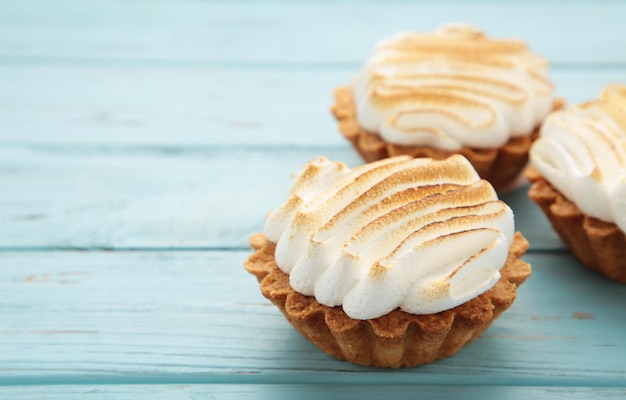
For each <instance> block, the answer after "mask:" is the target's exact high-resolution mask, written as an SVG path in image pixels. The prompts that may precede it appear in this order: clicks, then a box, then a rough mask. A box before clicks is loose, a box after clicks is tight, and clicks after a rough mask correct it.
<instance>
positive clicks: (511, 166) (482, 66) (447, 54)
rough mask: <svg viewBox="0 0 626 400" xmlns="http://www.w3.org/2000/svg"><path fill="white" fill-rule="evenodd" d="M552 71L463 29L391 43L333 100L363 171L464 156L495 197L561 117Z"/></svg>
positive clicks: (517, 48)
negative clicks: (383, 163)
mask: <svg viewBox="0 0 626 400" xmlns="http://www.w3.org/2000/svg"><path fill="white" fill-rule="evenodd" d="M547 71H548V62H547V60H546V59H545V58H543V57H540V56H538V55H536V54H534V53H532V52H530V51H529V50H528V48H527V46H526V44H525V43H524V42H522V41H519V40H511V39H494V38H488V37H486V36H485V35H484V33H483V32H481V31H480V30H479V29H477V28H475V27H473V26H469V25H461V24H456V25H445V26H443V27H441V28H440V29H439V30H438V31H436V32H435V33H432V34H428V33H417V32H409V33H402V34H397V35H396V36H393V37H391V38H389V39H386V40H383V41H381V42H379V43H378V44H377V46H376V47H375V50H374V53H373V54H372V56H371V57H370V59H369V60H368V61H367V63H366V64H365V66H364V68H363V69H362V70H361V72H360V73H359V74H358V75H357V76H356V77H355V79H353V82H352V84H351V85H350V86H344V87H339V88H337V89H336V90H335V92H334V95H335V105H334V106H333V107H332V112H333V114H334V115H335V117H336V119H337V121H338V124H339V130H340V131H341V133H342V134H343V135H344V136H345V137H346V138H347V139H348V140H349V141H350V142H351V143H352V145H353V146H354V147H355V148H356V150H357V151H358V152H359V154H360V155H361V156H362V157H363V159H364V160H365V161H367V162H372V161H375V160H380V159H382V158H386V157H390V156H396V155H401V154H406V155H410V156H412V157H416V158H417V157H430V158H435V159H444V158H446V157H449V156H450V155H452V154H462V155H463V156H465V157H466V158H467V159H468V160H469V161H470V162H471V163H472V165H473V166H474V168H475V169H476V170H477V171H478V174H479V175H480V176H481V177H482V178H483V179H486V180H488V181H489V182H491V184H492V185H493V186H494V187H495V188H496V190H498V191H501V190H503V189H506V188H507V187H510V186H511V185H512V184H513V183H514V182H515V180H516V178H517V177H518V176H519V174H520V172H521V171H522V169H523V167H524V166H525V165H526V163H527V162H528V149H529V147H530V144H531V143H532V141H533V140H534V139H535V138H536V136H537V129H538V127H539V126H540V124H541V122H542V121H543V119H544V117H545V116H546V115H547V114H548V113H549V112H550V111H552V110H553V108H555V107H556V108H559V107H560V106H561V101H560V100H557V101H555V100H554V99H553V85H552V84H551V83H550V81H549V80H548V78H547Z"/></svg>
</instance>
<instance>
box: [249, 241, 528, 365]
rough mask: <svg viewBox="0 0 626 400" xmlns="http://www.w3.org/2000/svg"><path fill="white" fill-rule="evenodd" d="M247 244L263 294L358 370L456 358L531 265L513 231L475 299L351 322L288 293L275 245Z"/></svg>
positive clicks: (513, 295) (513, 291)
mask: <svg viewBox="0 0 626 400" xmlns="http://www.w3.org/2000/svg"><path fill="white" fill-rule="evenodd" d="M250 243H251V244H252V247H253V248H254V249H255V250H256V251H255V252H254V253H253V254H252V255H251V256H250V257H249V258H248V260H246V262H245V263H244V267H245V269H246V270H247V271H248V272H250V273H251V274H253V275H254V276H256V278H257V280H258V281H259V283H260V288H261V292H262V294H263V296H265V297H266V298H267V299H269V300H270V301H271V302H272V303H273V304H275V305H276V306H277V307H278V308H279V309H280V311H281V312H282V313H283V315H284V316H285V318H286V319H287V321H289V323H291V325H293V327H294V328H295V329H296V330H297V331H298V332H300V333H301V334H302V335H303V336H304V337H305V338H307V339H308V340H310V341H311V342H312V343H314V344H315V345H316V346H317V347H319V348H320V349H321V350H322V351H324V352H325V353H327V354H329V355H331V356H333V357H335V358H337V359H340V360H345V361H349V362H351V363H354V364H358V365H363V366H375V367H387V368H401V367H414V366H416V365H420V364H425V363H430V362H432V361H435V360H438V359H441V358H444V357H448V356H451V355H453V354H455V353H456V352H458V351H459V350H460V349H461V348H462V347H463V346H465V345H466V344H467V343H469V342H471V341H472V340H474V339H476V338H477V337H479V336H480V334H481V333H482V332H484V331H485V330H486V329H487V328H488V327H489V326H490V325H491V324H492V322H493V321H494V320H495V319H496V318H497V317H498V316H499V315H500V314H501V313H502V312H504V311H505V310H506V309H507V308H509V307H510V306H511V304H513V301H514V300H515V298H516V293H517V292H516V288H517V286H519V285H521V284H522V283H523V282H524V281H525V280H526V278H528V277H529V276H530V274H531V269H530V265H529V264H527V263H525V262H524V261H522V260H520V257H521V255H523V254H524V253H525V252H526V250H527V249H528V242H527V241H526V239H525V238H524V237H523V236H522V235H521V234H520V233H519V232H518V233H516V235H515V238H514V241H513V243H512V244H511V247H510V248H509V256H508V259H507V262H506V264H505V265H504V267H503V268H502V270H501V275H502V276H501V278H500V280H499V281H498V282H497V283H496V284H495V285H494V286H493V287H492V288H491V289H490V290H488V291H487V292H485V293H483V294H481V295H480V296H478V297H475V298H474V299H472V300H470V301H468V302H466V303H464V304H461V305H460V306H458V307H455V308H453V309H451V310H446V311H442V312H440V313H436V314H429V315H413V314H409V313H406V312H404V311H400V310H394V311H392V312H391V313H389V314H387V315H384V316H382V317H379V318H375V319H370V320H355V319H352V318H350V317H348V316H347V315H346V314H345V312H344V311H343V310H342V308H341V307H327V306H325V305H322V304H320V303H318V302H317V301H316V300H315V298H314V297H312V296H304V295H301V294H300V293H297V292H296V291H295V290H293V289H292V288H291V286H290V284H289V276H288V275H287V274H285V273H284V272H282V271H281V270H280V269H279V268H278V266H277V265H276V262H275V259H274V249H275V244H274V243H271V242H270V241H268V240H267V239H266V238H265V236H264V235H263V234H255V235H252V236H251V237H250Z"/></svg>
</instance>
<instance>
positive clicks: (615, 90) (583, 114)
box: [530, 84, 626, 232]
mask: <svg viewBox="0 0 626 400" xmlns="http://www.w3.org/2000/svg"><path fill="white" fill-rule="evenodd" d="M530 160H531V163H532V165H533V166H534V167H535V168H536V169H537V170H538V171H539V172H540V173H541V174H542V175H543V176H544V177H545V178H546V180H548V182H550V183H551V184H552V185H553V186H554V187H555V188H557V189H558V190H559V191H560V192H561V193H563V195H564V196H565V197H566V198H567V199H569V200H570V201H572V202H573V203H574V204H576V205H577V206H578V208H580V209H581V210H582V211H583V212H584V213H585V214H587V215H590V216H592V217H595V218H598V219H601V220H603V221H607V222H611V223H615V224H616V225H617V226H618V227H619V228H620V229H621V230H622V231H624V232H626V86H623V85H616V84H613V85H609V86H607V87H606V88H605V89H604V90H603V91H602V93H601V95H600V98H599V99H598V100H595V101H590V102H587V103H583V104H579V105H574V106H571V107H569V108H567V109H566V110H562V111H557V112H555V113H553V114H551V115H550V116H549V117H548V118H546V121H545V123H544V125H543V126H542V128H541V136H540V138H539V139H538V140H537V141H536V142H535V143H534V144H533V147H531V150H530Z"/></svg>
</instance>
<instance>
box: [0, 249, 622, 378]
mask: <svg viewBox="0 0 626 400" xmlns="http://www.w3.org/2000/svg"><path fill="white" fill-rule="evenodd" d="M248 254H250V252H248V251H231V252H217V251H211V252H202V251H198V252H150V251H144V252H35V253H33V252H31V253H23V252H1V253H0V265H2V268H0V293H2V296H3V301H2V302H0V315H2V316H3V317H2V319H1V320H0V338H1V340H0V365H1V368H2V373H1V374H0V375H1V376H0V384H2V385H34V384H37V385H41V384H71V383H75V384H84V385H104V384H191V383H216V384H243V383H246V384H261V383H263V384H345V383H356V384H364V383H368V384H387V385H403V384H412V385H448V384H450V382H453V383H454V385H473V386H474V385H475V386H483V385H484V386H490V385H494V384H495V385H505V386H581V387H582V386H590V387H626V344H625V343H624V340H623V339H624V338H623V331H624V326H625V325H626V316H625V315H624V313H623V308H622V307H621V305H620V302H619V301H617V300H618V299H621V298H623V297H624V295H625V294H626V286H624V285H619V284H617V283H614V282H610V281H608V280H606V279H604V278H602V277H600V276H598V275H595V274H593V273H591V272H589V271H587V270H586V269H584V268H582V267H580V266H579V265H578V264H577V263H576V262H575V261H574V260H573V259H572V257H571V256H568V255H556V254H531V255H528V256H526V257H525V258H526V259H527V260H528V261H529V262H530V263H531V264H532V265H533V268H534V273H533V276H532V277H531V278H530V279H529V281H528V282H526V283H525V284H524V286H522V287H521V288H520V291H519V296H518V299H517V301H516V303H515V304H514V305H513V306H512V308H511V309H510V310H509V311H507V312H506V313H505V314H504V315H502V316H501V317H500V319H499V320H498V321H496V322H495V323H494V325H493V326H492V327H491V328H490V329H489V330H488V331H487V332H486V333H485V334H484V336H483V337H482V338H480V339H478V340H477V341H475V342H473V343H472V344H470V345H468V346H467V347H465V348H464V349H463V350H462V351H461V352H460V353H458V354H457V355H455V356H453V357H451V358H448V359H445V360H441V361H439V362H436V363H433V364H430V365H426V366H422V367H418V368H413V369H405V370H398V371H394V372H392V373H391V371H389V370H379V369H373V368H363V367H358V366H355V365H351V364H349V363H345V362H341V361H337V360H334V359H332V358H330V357H328V356H326V355H325V354H323V353H321V352H320V351H319V350H318V349H317V348H315V347H314V346H313V345H311V344H310V343H309V342H307V341H306V340H305V339H303V338H302V337H301V336H300V335H299V334H298V333H296V331H295V330H294V329H293V328H292V327H291V326H289V324H288V323H287V322H286V321H285V320H284V318H283V317H282V315H281V314H280V313H279V312H278V310H277V309H275V308H274V307H273V306H271V305H270V304H269V302H268V301H267V300H265V299H264V298H263V297H262V296H261V294H260V292H259V289H258V285H257V283H256V280H255V279H254V277H252V276H251V275H248V274H247V273H246V272H245V271H244V270H243V267H242V262H243V260H244V259H245V258H246V257H247V256H248ZM581 360H584V362H582V361H581Z"/></svg>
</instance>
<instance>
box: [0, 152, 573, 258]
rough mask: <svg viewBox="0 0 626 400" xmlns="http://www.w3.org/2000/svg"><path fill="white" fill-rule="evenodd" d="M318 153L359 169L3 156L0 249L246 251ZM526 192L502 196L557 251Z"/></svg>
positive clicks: (253, 158) (263, 159) (180, 156)
mask: <svg viewBox="0 0 626 400" xmlns="http://www.w3.org/2000/svg"><path fill="white" fill-rule="evenodd" d="M320 154H324V155H325V156H326V157H328V158H330V159H333V160H341V161H344V162H346V163H347V164H348V165H350V166H354V165H358V164H359V163H360V162H361V161H360V160H359V158H358V156H357V155H356V153H355V152H354V151H352V150H351V149H350V148H347V146H346V147H345V148H344V147H340V148H330V147H328V148H326V147H320V148H298V149H293V148H289V147H286V148H276V149H274V148H262V149H254V148H253V149H247V148H223V147H217V148H201V149H198V150H195V151H194V150H181V151H173V150H171V149H160V148H156V149H155V148H149V149H143V148H130V149H120V148H115V149H101V148H98V147H95V148H85V147H83V146H79V147H77V148H73V147H69V146H64V147H52V148H48V147H29V148H22V147H19V148H9V149H6V150H4V151H2V150H0V182H2V185H3V190H0V221H4V223H2V224H0V244H1V245H0V248H5V249H15V248H38V249H39V248H44V249H45V248H55V249H63V248H80V249H92V248H107V249H115V248H122V249H123V248H203V249H206V248H247V247H248V241H247V238H248V236H250V234H252V233H255V232H259V231H262V230H263V217H264V216H265V214H266V213H267V212H269V211H270V210H272V209H274V208H276V207H278V205H280V203H282V202H283V201H284V200H285V198H286V197H285V196H286V195H287V192H288V190H289V187H290V185H291V180H290V178H289V176H290V175H291V173H292V172H295V171H297V170H299V169H300V168H301V167H302V165H303V164H304V163H306V162H307V161H308V160H310V159H313V158H315V157H317V156H319V155H320ZM268 160H271V162H268ZM526 189H527V188H526V187H524V188H521V189H519V190H517V191H515V192H512V193H509V194H506V195H505V196H504V199H505V200H506V201H507V202H508V203H509V204H510V206H511V207H512V209H513V211H514V212H515V215H516V217H517V218H516V221H517V228H518V229H519V230H520V231H521V232H522V233H524V234H525V235H526V236H528V237H529V238H531V239H532V248H533V250H537V251H539V250H556V249H562V248H563V245H562V242H561V241H560V239H559V238H558V236H557V235H556V234H555V233H554V231H553V230H552V229H551V228H550V225H549V223H548V222H547V220H546V219H545V218H544V217H543V214H541V211H540V210H539V208H538V207H536V206H535V205H534V204H532V203H531V202H530V201H528V200H527V198H526V197H527V196H526Z"/></svg>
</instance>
